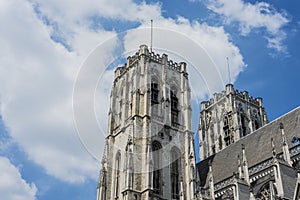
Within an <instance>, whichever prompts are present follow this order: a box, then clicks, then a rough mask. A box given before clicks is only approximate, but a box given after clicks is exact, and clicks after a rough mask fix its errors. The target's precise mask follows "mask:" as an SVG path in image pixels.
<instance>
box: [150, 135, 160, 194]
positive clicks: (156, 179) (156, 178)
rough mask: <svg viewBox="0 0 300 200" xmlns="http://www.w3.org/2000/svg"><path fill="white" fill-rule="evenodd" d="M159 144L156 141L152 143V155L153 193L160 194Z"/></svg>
mask: <svg viewBox="0 0 300 200" xmlns="http://www.w3.org/2000/svg"><path fill="white" fill-rule="evenodd" d="M161 148H162V147H161V144H160V143H159V142H158V141H154V142H153V143H152V151H153V152H152V153H153V155H152V157H153V181H152V183H153V191H154V193H155V194H162V187H161V182H162V180H161V178H162V174H161Z"/></svg>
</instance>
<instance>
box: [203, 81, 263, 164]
mask: <svg viewBox="0 0 300 200" xmlns="http://www.w3.org/2000/svg"><path fill="white" fill-rule="evenodd" d="M267 123H268V119H267V115H266V112H265V109H264V106H263V102H262V98H253V97H251V96H249V94H248V92H247V91H243V92H240V91H238V90H236V89H234V88H233V85H232V84H228V85H226V89H225V91H222V92H221V93H215V94H214V95H213V98H212V99H210V100H209V101H204V102H202V103H201V113H200V122H199V142H200V160H203V159H205V158H207V157H209V156H211V155H213V154H215V153H217V152H218V151H220V150H222V149H224V148H225V147H227V146H229V145H230V144H232V143H234V142H236V141H238V140H239V139H241V138H242V137H244V136H246V135H248V134H249V133H251V132H253V131H255V130H257V129H259V128H260V127H262V126H264V125H265V124H267Z"/></svg>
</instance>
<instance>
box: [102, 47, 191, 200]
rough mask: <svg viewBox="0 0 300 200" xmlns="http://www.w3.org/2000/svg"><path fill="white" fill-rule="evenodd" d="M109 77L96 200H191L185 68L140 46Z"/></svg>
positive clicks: (165, 56) (189, 117)
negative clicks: (107, 112)
mask: <svg viewBox="0 0 300 200" xmlns="http://www.w3.org/2000/svg"><path fill="white" fill-rule="evenodd" d="M114 76H115V77H114V83H113V87H112V91H111V96H110V109H109V114H108V134H107V137H106V143H105V149H104V153H103V159H102V169H101V173H100V179H99V184H98V189H97V200H116V199H122V200H148V199H155V200H165V199H180V200H184V199H186V200H190V199H194V193H195V191H194V188H195V153H194V133H193V132H192V125H191V123H192V122H191V121H192V116H191V111H192V110H191V104H190V87H189V83H188V74H187V70H186V63H184V62H181V63H176V62H173V61H172V60H170V59H168V56H167V55H166V54H162V55H158V54H155V53H154V52H151V51H149V49H148V47H147V46H146V45H141V46H140V48H139V50H138V52H136V54H135V55H133V56H131V57H128V58H127V62H126V64H125V65H124V66H122V67H119V68H117V69H116V70H115V75H114Z"/></svg>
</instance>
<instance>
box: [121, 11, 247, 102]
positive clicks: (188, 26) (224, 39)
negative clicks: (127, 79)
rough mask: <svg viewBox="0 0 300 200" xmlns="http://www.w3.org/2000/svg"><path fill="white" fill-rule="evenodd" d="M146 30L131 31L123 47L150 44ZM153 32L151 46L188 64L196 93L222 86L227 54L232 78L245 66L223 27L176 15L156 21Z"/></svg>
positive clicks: (200, 94)
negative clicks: (192, 20)
mask: <svg viewBox="0 0 300 200" xmlns="http://www.w3.org/2000/svg"><path fill="white" fill-rule="evenodd" d="M143 27H147V25H144V26H143ZM161 27H167V28H161ZM149 32H150V31H149V29H147V28H144V29H137V30H132V31H130V32H129V33H128V34H127V36H126V37H125V50H126V51H127V52H129V51H130V50H131V49H134V48H136V47H138V45H139V44H149ZM153 32H154V37H153V41H154V42H153V47H154V50H155V49H157V50H159V51H160V52H164V51H166V52H167V54H171V55H170V57H171V58H174V57H175V58H177V59H176V60H175V61H177V62H180V61H182V59H183V60H185V62H187V63H188V64H189V65H190V66H189V69H188V70H189V71H190V72H189V73H190V80H191V85H192V87H193V88H194V92H195V93H196V94H195V95H196V96H198V97H202V98H203V97H204V96H205V94H207V93H213V92H216V91H220V90H222V89H224V85H225V84H226V83H228V73H227V71H228V70H227V63H226V57H229V58H230V63H231V75H232V80H233V81H235V79H236V78H237V76H238V74H239V73H240V72H241V71H242V70H243V69H244V67H245V66H246V65H245V63H244V61H243V57H242V55H241V54H240V52H239V49H238V48H237V47H236V46H235V45H234V44H232V43H231V42H230V41H229V35H228V34H227V33H226V32H225V31H224V29H223V27H212V26H209V25H207V24H206V23H199V22H197V21H194V22H189V21H188V20H187V19H185V18H183V17H178V18H177V19H176V20H173V19H160V20H158V21H155V27H154V31H153ZM194 72H195V73H194ZM201 76H202V77H201ZM199 80H202V81H201V82H199ZM203 83H205V84H206V85H203Z"/></svg>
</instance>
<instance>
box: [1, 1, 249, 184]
mask: <svg viewBox="0 0 300 200" xmlns="http://www.w3.org/2000/svg"><path fill="white" fill-rule="evenodd" d="M34 8H35V9H36V10H34ZM93 16H99V17H105V18H112V19H119V20H120V21H122V20H124V21H125V22H126V21H136V22H140V23H142V24H143V25H142V27H145V26H148V25H146V24H148V23H149V19H151V18H153V19H155V26H159V27H168V29H169V30H167V31H169V32H176V33H177V34H175V37H170V38H169V41H172V44H166V43H165V44H164V46H163V48H165V49H168V50H169V51H173V53H175V54H176V55H177V56H178V59H179V58H180V56H185V55H187V58H186V59H188V60H189V61H190V62H191V64H192V65H194V66H195V67H199V66H200V69H201V70H203V71H202V73H204V74H205V73H206V74H207V73H208V72H207V70H209V69H208V68H207V67H206V66H207V65H209V66H214V67H216V68H214V69H213V70H214V71H215V72H216V73H213V74H212V75H213V76H205V78H206V79H207V80H205V81H207V82H209V83H211V84H209V85H210V87H211V88H212V89H211V90H212V91H215V90H218V89H220V88H219V87H220V86H219V85H222V84H223V83H224V82H227V81H226V79H227V77H226V75H225V76H224V75H223V74H226V73H225V71H226V57H230V58H231V64H232V76H233V78H234V79H235V78H236V77H237V75H238V74H239V72H241V71H242V70H243V68H244V67H245V64H244V62H243V57H242V56H241V54H240V52H239V49H238V48H237V47H236V46H234V45H233V44H232V43H231V42H230V41H229V36H228V34H227V33H226V32H225V31H224V29H223V28H222V27H211V26H208V25H207V24H205V23H203V24H200V23H198V22H192V23H191V22H189V21H188V20H186V19H185V18H182V17H179V18H178V19H176V20H172V19H165V18H163V17H162V16H161V10H160V5H158V4H153V5H148V4H145V3H140V4H136V3H134V2H133V1H129V0H126V1H104V0H102V1H92V0H88V1H84V2H83V1H71V0H67V1H57V0H54V1H50V0H46V1H41V2H37V1H34V0H31V1H30V2H28V1H22V0H11V1H7V2H2V3H1V6H0V24H1V26H0V43H1V49H0V66H1V68H0V80H1V84H0V96H1V102H2V104H1V109H2V115H3V120H4V123H5V125H6V126H7V127H8V128H9V133H10V135H11V137H12V138H13V139H14V141H16V142H17V143H18V144H20V146H21V147H22V149H24V151H25V152H26V154H27V155H28V157H29V159H31V160H33V161H34V162H35V163H37V164H39V165H41V166H42V167H44V169H45V170H46V172H47V173H48V174H50V175H53V176H55V177H57V178H59V179H61V180H64V181H69V182H83V181H84V180H85V179H87V178H93V179H96V177H97V176H98V169H99V165H98V164H99V163H98V162H96V161H95V160H94V159H93V158H92V157H91V156H90V155H89V154H88V153H87V152H86V151H85V149H84V147H83V146H82V145H81V143H80V140H79V138H78V136H77V133H76V131H75V128H74V127H75V125H74V122H73V112H72V92H73V86H74V82H75V79H76V76H77V75H78V74H80V73H81V72H82V71H80V73H79V70H85V68H81V69H79V67H80V64H81V63H82V62H83V60H84V58H86V57H87V55H88V54H89V52H90V51H91V50H92V49H93V48H94V47H95V46H96V45H97V44H99V43H100V44H101V47H100V50H102V51H100V54H99V57H97V56H94V57H93V59H92V60H90V61H88V62H90V63H87V64H88V66H90V67H91V68H89V71H87V72H88V73H86V74H85V73H84V75H85V76H83V77H82V78H83V79H82V80H84V81H83V82H80V81H79V83H80V84H83V85H80V86H81V87H82V88H81V89H83V90H79V93H77V94H78V95H79V97H82V98H78V99H77V100H78V101H79V102H81V103H85V102H84V101H86V100H87V99H86V97H85V94H88V95H92V94H94V93H93V92H94V91H95V90H96V89H99V88H96V87H97V86H98V87H100V88H101V89H104V90H103V91H101V89H100V90H96V91H100V92H99V96H96V100H97V103H99V104H97V105H99V107H100V108H101V110H100V109H99V111H98V110H97V113H96V114H97V117H98V118H97V120H98V121H99V122H100V125H101V127H104V129H105V127H106V126H107V106H108V105H109V89H110V88H111V85H110V84H111V80H112V78H113V77H112V74H113V72H112V71H111V70H110V71H107V72H106V73H105V74H103V77H102V78H101V80H100V82H99V83H98V85H97V84H95V85H91V84H94V83H95V81H96V83H97V80H98V78H99V76H100V75H101V73H100V72H101V70H102V69H100V68H101V67H102V68H103V67H105V66H106V65H105V64H107V63H108V62H109V61H114V54H115V53H116V52H115V50H116V49H118V48H120V46H119V45H120V44H119V41H118V38H117V37H116V33H115V32H114V31H106V30H103V29H102V28H101V24H100V28H99V29H98V30H96V31H95V30H93V29H90V23H91V22H90V17H93ZM99 23H101V22H99ZM144 30H145V29H144ZM165 31H166V30H165ZM158 32H159V31H155V35H154V38H155V40H154V46H156V45H157V47H159V44H163V43H160V41H163V37H164V36H165V35H163V34H165V33H166V32H164V33H163V32H162V35H161V36H159V35H158ZM148 33H149V32H148V30H146V32H143V31H139V30H138V31H137V30H134V31H130V32H129V33H128V34H127V35H126V37H125V50H128V51H130V50H132V49H136V48H137V47H138V46H139V45H140V44H141V43H145V42H146V43H148V40H149V37H148V36H149V34H148ZM135 34H136V36H137V37H133V36H135ZM51 36H52V39H51ZM178 39H182V41H181V42H179V41H176V40H178ZM55 41H58V42H55ZM59 41H63V42H59ZM184 41H186V42H187V43H189V44H190V45H191V46H187V45H186V43H184ZM65 44H67V46H69V47H70V49H71V50H69V49H66V48H65V46H64V45H65ZM98 53H99V52H98ZM206 53H207V54H208V55H209V57H211V58H213V60H210V59H209V58H207V57H202V58H205V59H206V60H205V61H207V62H204V61H203V60H202V61H201V60H199V58H201V57H200V56H199V55H200V54H201V55H202V56H204V55H206ZM175 54H174V57H176V55H175ZM197 56H198V58H197ZM170 57H171V58H172V56H170ZM95 59H96V60H95ZM176 60H177V59H176ZM178 61H180V60H178ZM214 63H215V65H214ZM99 69H100V71H99ZM201 70H200V71H201ZM192 74H193V73H192ZM215 76H219V77H218V78H220V80H219V79H218V83H221V84H215V85H214V83H213V81H214V79H213V78H212V77H215ZM77 81H78V80H77ZM191 81H192V84H194V85H193V89H194V91H196V93H197V95H204V94H205V92H207V90H206V89H205V88H203V87H202V86H203V85H202V84H199V81H197V77H196V78H191ZM76 83H78V82H76ZM86 86H89V88H85V87H86ZM90 86H91V87H90ZM93 86H94V87H95V88H93ZM84 89H87V90H84ZM94 89H95V90H94ZM84 97H85V98H84ZM89 97H92V96H89ZM88 100H89V102H88V103H91V102H90V100H91V99H88ZM92 100H94V96H93V99H92ZM98 100H99V101H98ZM92 103H94V102H93V101H92ZM80 105H81V107H79V110H77V111H79V112H80V111H82V112H81V114H82V116H81V117H80V118H79V121H80V124H77V125H79V127H78V126H77V128H78V129H79V134H80V136H81V137H82V136H84V138H81V139H83V141H82V142H83V143H84V144H85V145H88V147H87V148H88V150H90V151H92V154H93V156H95V157H97V158H99V156H100V154H101V151H102V150H103V146H102V144H103V141H101V139H103V135H101V134H99V133H100V130H99V127H98V125H97V124H96V123H97V122H95V121H91V120H89V119H90V118H89V117H92V115H91V113H85V111H87V110H88V109H93V105H92V104H88V105H87V107H82V105H84V104H80ZM87 108H88V109H87ZM96 108H98V107H96ZM85 114H88V117H86V118H85V116H86V115H85ZM93 114H94V113H93ZM75 117H76V116H75ZM94 117H95V116H94ZM75 120H76V119H75ZM77 122H78V121H77ZM104 124H105V125H104ZM81 125H83V126H82V127H80V126H81ZM81 128H83V129H81ZM82 130H85V131H86V132H85V131H84V132H82ZM97 131H98V132H97ZM98 138H99V141H98V140H97V139H98ZM95 152H97V153H95Z"/></svg>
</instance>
